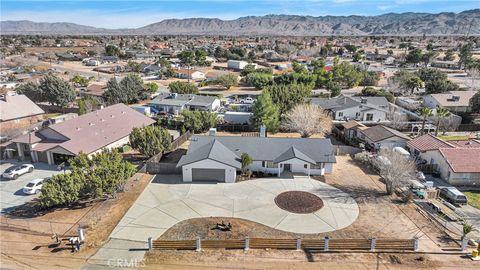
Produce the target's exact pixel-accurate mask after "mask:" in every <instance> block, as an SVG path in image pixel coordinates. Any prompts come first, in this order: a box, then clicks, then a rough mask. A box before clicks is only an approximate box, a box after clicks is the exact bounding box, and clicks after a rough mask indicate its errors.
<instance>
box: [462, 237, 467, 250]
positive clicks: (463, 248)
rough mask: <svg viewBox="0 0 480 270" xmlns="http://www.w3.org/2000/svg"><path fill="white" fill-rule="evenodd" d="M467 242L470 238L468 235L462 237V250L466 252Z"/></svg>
mask: <svg viewBox="0 0 480 270" xmlns="http://www.w3.org/2000/svg"><path fill="white" fill-rule="evenodd" d="M467 244H468V239H467V237H463V239H462V252H464V251H465V250H467Z"/></svg>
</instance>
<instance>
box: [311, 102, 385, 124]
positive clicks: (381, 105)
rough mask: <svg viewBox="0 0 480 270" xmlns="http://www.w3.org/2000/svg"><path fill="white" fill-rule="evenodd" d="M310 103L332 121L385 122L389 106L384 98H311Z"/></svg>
mask: <svg viewBox="0 0 480 270" xmlns="http://www.w3.org/2000/svg"><path fill="white" fill-rule="evenodd" d="M310 102H311V103H313V104H316V105H319V106H320V107H321V108H322V109H324V110H327V111H329V112H330V113H331V115H332V117H333V120H340V121H347V120H351V119H354V120H357V121H362V122H381V121H387V118H388V115H389V108H390V104H389V102H388V100H387V99H386V98H385V97H346V96H340V97H335V98H330V99H327V98H312V99H311V101H310Z"/></svg>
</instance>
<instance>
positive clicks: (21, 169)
mask: <svg viewBox="0 0 480 270" xmlns="http://www.w3.org/2000/svg"><path fill="white" fill-rule="evenodd" d="M33 169H34V167H33V165H32V164H23V165H19V166H12V167H10V168H8V169H6V170H5V172H3V174H2V177H3V178H7V179H17V178H18V177H19V176H20V175H23V174H26V173H30V172H33Z"/></svg>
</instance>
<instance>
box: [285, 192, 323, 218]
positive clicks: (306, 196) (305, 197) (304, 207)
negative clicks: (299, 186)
mask: <svg viewBox="0 0 480 270" xmlns="http://www.w3.org/2000/svg"><path fill="white" fill-rule="evenodd" d="M275 203H276V204H277V206H278V207H280V208H281V209H283V210H285V211H288V212H292V213H296V214H308V213H313V212H315V211H318V210H320V209H321V208H322V207H323V201H322V199H320V198H319V197H318V196H316V195H314V194H312V193H309V192H305V191H286V192H283V193H280V194H278V195H277V197H275Z"/></svg>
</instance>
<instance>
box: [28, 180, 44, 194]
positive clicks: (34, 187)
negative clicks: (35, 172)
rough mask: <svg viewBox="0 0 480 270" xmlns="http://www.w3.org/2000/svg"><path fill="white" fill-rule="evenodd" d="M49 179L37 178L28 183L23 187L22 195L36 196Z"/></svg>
mask: <svg viewBox="0 0 480 270" xmlns="http://www.w3.org/2000/svg"><path fill="white" fill-rule="evenodd" d="M48 179H49V178H38V179H33V180H32V181H30V182H28V184H27V185H26V186H24V187H23V193H25V194H30V195H32V194H37V193H38V192H40V191H41V190H42V186H43V184H44V183H45V182H46V181H47V180H48Z"/></svg>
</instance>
